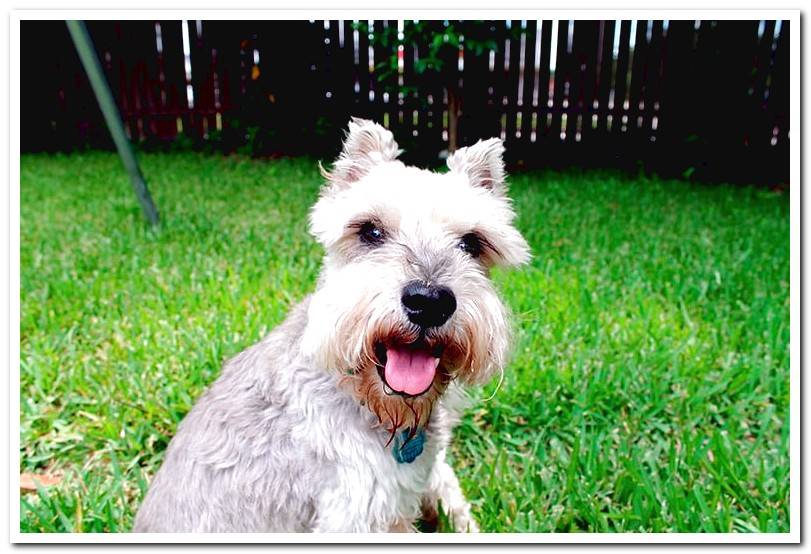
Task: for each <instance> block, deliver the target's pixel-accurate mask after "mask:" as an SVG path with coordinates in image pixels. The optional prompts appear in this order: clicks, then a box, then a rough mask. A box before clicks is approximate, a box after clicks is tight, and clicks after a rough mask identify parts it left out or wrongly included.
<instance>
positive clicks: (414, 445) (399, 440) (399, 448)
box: [391, 429, 425, 464]
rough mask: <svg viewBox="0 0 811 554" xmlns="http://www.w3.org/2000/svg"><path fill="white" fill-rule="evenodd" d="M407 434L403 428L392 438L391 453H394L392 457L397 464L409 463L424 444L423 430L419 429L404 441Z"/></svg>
mask: <svg viewBox="0 0 811 554" xmlns="http://www.w3.org/2000/svg"><path fill="white" fill-rule="evenodd" d="M408 434H409V433H408V430H405V431H403V432H401V433H400V434H399V435H397V437H395V439H394V445H393V447H392V449H391V453H392V454H394V459H395V460H397V463H398V464H410V463H411V462H413V461H414V460H416V459H417V456H419V455H420V454H422V447H423V446H424V445H425V430H423V429H420V430H419V431H418V432H417V434H416V435H414V436H413V437H412V438H411V440H410V441H408V442H406V441H407V439H408Z"/></svg>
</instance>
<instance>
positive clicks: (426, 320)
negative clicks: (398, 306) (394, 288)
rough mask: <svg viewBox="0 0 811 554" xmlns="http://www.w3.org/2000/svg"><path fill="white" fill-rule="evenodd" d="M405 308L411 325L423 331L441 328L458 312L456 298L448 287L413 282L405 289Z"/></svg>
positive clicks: (403, 298)
mask: <svg viewBox="0 0 811 554" xmlns="http://www.w3.org/2000/svg"><path fill="white" fill-rule="evenodd" d="M402 302H403V308H404V309H405V313H406V315H407V316H408V319H409V320H410V321H411V323H415V324H416V325H419V326H420V327H422V328H423V329H427V328H429V327H439V326H440V325H442V324H443V323H445V322H446V321H448V318H450V317H451V315H453V312H455V311H456V297H455V296H454V295H453V292H451V289H449V288H448V287H435V286H431V285H425V284H423V283H420V282H419V281H413V282H411V283H409V284H407V285H406V286H405V288H404V289H403V297H402Z"/></svg>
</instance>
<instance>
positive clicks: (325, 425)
mask: <svg viewBox="0 0 811 554" xmlns="http://www.w3.org/2000/svg"><path fill="white" fill-rule="evenodd" d="M400 153H401V150H400V149H399V147H398V145H397V143H396V142H395V140H394V137H393V135H392V133H391V132H390V131H388V130H387V129H385V128H384V127H382V126H380V125H378V124H376V123H373V122H371V121H367V120H363V119H357V118H352V120H350V122H349V129H348V132H347V135H346V138H345V141H344V144H343V150H342V152H341V154H340V156H339V157H338V159H337V160H336V161H335V162H334V164H333V166H332V167H331V169H329V170H324V169H323V168H322V174H323V175H324V178H325V184H324V185H323V187H322V190H321V192H320V195H319V198H318V200H317V202H316V204H315V205H314V207H313V208H312V210H311V212H310V221H309V223H310V230H311V233H312V234H313V235H314V237H315V239H316V240H317V241H318V242H319V243H320V244H321V245H322V246H323V247H324V249H325V251H326V253H325V256H324V259H323V266H322V271H321V274H320V276H319V278H318V281H317V285H316V290H315V292H313V293H312V294H311V295H310V296H309V297H307V298H306V299H304V300H303V301H302V302H301V303H300V304H299V305H297V306H296V307H294V308H293V309H292V310H291V312H290V313H289V315H288V317H287V319H286V320H285V321H284V322H283V323H282V324H281V325H279V326H278V327H277V328H276V329H275V330H273V331H272V332H271V333H270V334H269V335H267V336H266V337H265V338H264V339H263V340H262V341H261V342H259V343H258V344H256V345H254V346H252V347H250V348H248V349H247V350H245V351H243V352H242V353H240V354H238V355H237V356H235V357H234V358H233V359H231V360H229V361H228V362H226V363H225V366H224V368H223V370H222V374H221V376H220V377H219V378H218V379H217V380H216V382H215V383H214V384H213V385H212V386H211V387H210V388H209V389H208V390H207V392H205V394H203V396H202V397H201V398H200V399H199V400H198V402H197V403H196V404H195V405H194V407H193V408H192V409H191V411H190V412H189V413H188V415H187V416H186V417H185V418H184V420H183V421H182V422H181V424H180V426H179V428H178V431H177V434H176V436H175V437H174V439H173V440H172V441H171V442H170V444H169V446H168V448H167V450H166V453H165V458H164V461H163V464H162V466H161V468H160V470H159V471H158V472H157V474H156V475H155V477H154V480H153V481H152V483H151V486H150V488H149V490H148V492H147V494H146V497H145V499H144V501H143V503H142V505H141V507H140V509H139V511H138V514H137V516H136V519H135V525H134V531H135V532H306V531H310V532H355V533H367V532H404V531H414V530H416V525H417V524H418V522H419V521H421V518H422V520H424V521H428V522H429V523H430V522H431V521H432V520H433V521H436V519H437V517H438V513H439V512H438V511H437V510H438V509H439V507H440V506H441V507H442V510H444V511H445V512H446V515H447V517H448V521H449V522H450V523H451V524H452V525H453V528H454V529H455V530H456V531H467V532H476V531H478V526H477V523H476V521H475V520H474V518H473V517H472V515H471V508H470V504H469V503H468V502H467V500H466V499H465V496H464V494H463V493H462V490H461V489H460V486H459V481H458V479H457V477H456V475H455V474H454V471H453V469H452V468H451V466H450V465H449V464H448V462H447V461H446V450H447V448H448V446H449V442H450V440H451V434H452V431H453V428H454V426H455V425H456V424H457V423H458V421H459V419H460V416H461V413H462V411H463V410H464V408H465V406H466V405H467V404H468V401H467V398H468V397H467V395H466V394H465V392H464V391H463V386H464V385H473V384H484V383H487V382H489V381H490V380H491V378H493V377H494V376H495V375H496V374H499V373H500V374H501V375H502V377H503V368H504V365H505V361H506V359H507V355H508V348H509V343H510V335H511V332H510V325H509V317H508V311H507V309H506V307H505V306H504V304H503V303H502V301H501V300H500V299H499V296H498V294H497V292H496V290H495V288H494V286H493V284H492V282H491V280H490V278H489V272H490V268H492V267H493V266H518V265H521V264H524V263H526V262H527V261H528V259H529V258H530V251H529V247H528V245H527V242H526V241H525V239H524V238H523V236H522V235H521V233H520V232H519V231H518V230H517V229H516V228H515V226H514V225H513V221H514V218H515V213H514V210H513V208H512V203H511V201H510V199H509V197H508V195H507V185H506V181H505V170H504V162H503V153H504V146H503V144H502V142H501V140H500V139H496V138H493V139H490V140H486V141H479V142H478V143H476V144H474V145H472V146H469V147H465V148H460V149H458V150H457V151H456V152H455V153H453V154H452V155H451V156H450V157H449V158H448V160H447V165H448V169H449V171H447V172H445V173H439V172H431V171H427V170H423V169H418V168H415V167H410V166H406V165H404V164H403V163H402V162H400V161H399V160H397V157H398V156H399V154H400Z"/></svg>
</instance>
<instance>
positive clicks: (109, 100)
mask: <svg viewBox="0 0 811 554" xmlns="http://www.w3.org/2000/svg"><path fill="white" fill-rule="evenodd" d="M66 23H67V26H68V31H69V32H70V36H71V38H72V39H73V44H74V45H75V46H76V51H77V52H78V54H79V59H81V60H82V65H84V69H85V71H86V72H87V77H88V79H89V80H90V85H91V86H92V87H93V92H94V93H95V94H96V100H97V101H98V103H99V107H100V108H101V112H102V114H104V120H105V121H106V122H107V128H108V129H110V134H111V135H112V136H113V142H115V146H116V148H117V149H118V155H119V156H120V157H121V161H122V162H123V163H124V168H125V169H126V170H127V173H129V175H130V180H131V181H132V187H133V188H134V189H135V195H136V196H137V197H138V201H139V202H140V203H141V207H142V208H143V210H144V215H145V216H146V219H147V220H148V221H149V223H150V224H151V225H157V224H158V210H157V208H155V203H154V202H153V201H152V196H151V195H150V194H149V189H148V188H147V186H146V181H145V180H144V176H143V174H142V173H141V169H140V168H139V167H138V161H137V160H136V159H135V153H134V152H133V151H132V146H131V145H130V143H129V141H128V140H127V136H126V134H125V133H124V126H123V125H122V124H121V117H120V116H119V113H118V109H117V108H116V105H115V102H114V101H113V95H112V93H111V92H110V87H109V85H108V84H107V80H106V79H105V78H104V73H102V69H101V64H99V60H98V57H97V56H96V52H95V51H94V49H93V43H92V42H91V39H90V35H89V33H88V32H87V27H86V26H85V24H84V21H76V20H70V21H66Z"/></svg>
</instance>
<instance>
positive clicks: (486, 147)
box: [448, 138, 506, 193]
mask: <svg viewBox="0 0 811 554" xmlns="http://www.w3.org/2000/svg"><path fill="white" fill-rule="evenodd" d="M503 156H504V143H503V142H501V139H499V138H491V139H487V140H480V141H479V142H477V143H476V144H474V145H473V146H466V147H464V148H460V149H459V150H457V151H456V152H454V153H453V154H451V155H450V157H449V158H448V167H449V168H450V170H451V171H452V172H454V173H459V174H462V175H466V176H467V178H468V179H469V180H470V184H471V186H474V187H484V188H486V189H488V190H492V191H493V192H499V193H500V192H503V191H504V190H505V189H506V183H505V182H504V158H503Z"/></svg>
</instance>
